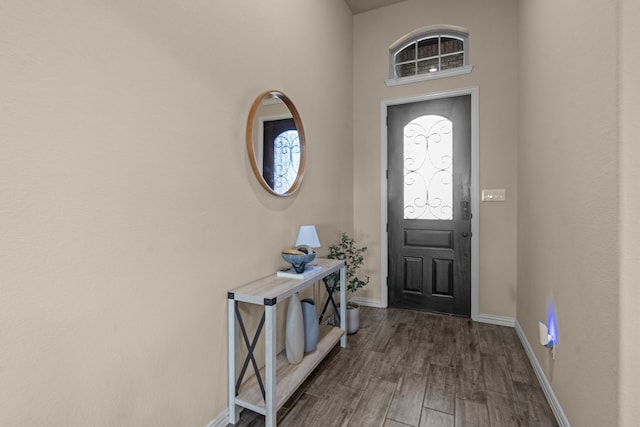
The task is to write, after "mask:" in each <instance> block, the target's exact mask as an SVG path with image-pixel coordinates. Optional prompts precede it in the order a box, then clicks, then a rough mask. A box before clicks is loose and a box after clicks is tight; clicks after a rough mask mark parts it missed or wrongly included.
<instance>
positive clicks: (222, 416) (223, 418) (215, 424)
mask: <svg viewBox="0 0 640 427" xmlns="http://www.w3.org/2000/svg"><path fill="white" fill-rule="evenodd" d="M227 424H229V410H228V409H225V410H224V411H222V412H220V413H219V414H218V416H217V417H215V418H214V419H213V420H211V422H209V424H207V427H226V425H227Z"/></svg>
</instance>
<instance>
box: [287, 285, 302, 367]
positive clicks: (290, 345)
mask: <svg viewBox="0 0 640 427" xmlns="http://www.w3.org/2000/svg"><path fill="white" fill-rule="evenodd" d="M285 351H286V354H287V360H288V361H289V363H291V364H292V365H295V364H298V363H300V362H301V361H302V357H303V356H304V324H303V320H302V307H301V306H300V295H298V293H295V294H293V295H291V297H290V298H289V307H288V308H287V324H286V325H285Z"/></svg>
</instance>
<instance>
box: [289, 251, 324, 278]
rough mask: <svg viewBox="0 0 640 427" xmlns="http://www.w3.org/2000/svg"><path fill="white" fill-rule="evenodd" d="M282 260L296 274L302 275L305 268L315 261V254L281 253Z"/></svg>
mask: <svg viewBox="0 0 640 427" xmlns="http://www.w3.org/2000/svg"><path fill="white" fill-rule="evenodd" d="M282 258H283V259H284V260H285V261H287V262H288V263H289V264H291V266H292V267H293V269H294V270H295V272H296V273H302V272H304V268H305V266H306V265H307V264H309V263H310V262H312V261H313V260H314V259H316V253H315V252H311V253H310V254H300V255H297V254H287V253H282Z"/></svg>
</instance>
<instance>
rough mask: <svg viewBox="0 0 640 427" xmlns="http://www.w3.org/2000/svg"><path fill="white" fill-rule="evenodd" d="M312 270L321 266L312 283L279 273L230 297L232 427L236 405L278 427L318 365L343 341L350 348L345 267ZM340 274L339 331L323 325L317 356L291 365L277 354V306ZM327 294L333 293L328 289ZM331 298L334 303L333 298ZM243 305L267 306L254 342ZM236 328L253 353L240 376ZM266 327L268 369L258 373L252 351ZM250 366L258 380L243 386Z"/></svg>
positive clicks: (324, 263)
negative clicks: (279, 419)
mask: <svg viewBox="0 0 640 427" xmlns="http://www.w3.org/2000/svg"><path fill="white" fill-rule="evenodd" d="M313 265H317V266H319V267H321V269H320V270H319V271H318V272H317V273H315V274H313V275H312V276H310V277H308V278H304V279H287V278H280V277H276V274H275V273H274V274H273V275H271V276H267V277H264V278H262V279H259V280H256V281H253V282H250V283H247V284H246V285H244V286H240V287H238V288H235V289H232V290H231V291H229V292H228V295H227V297H228V301H229V313H228V315H229V422H230V423H231V424H235V423H236V410H235V409H236V405H237V406H241V407H243V408H248V409H250V410H252V411H255V412H257V413H260V414H263V415H264V416H265V425H266V426H267V427H275V425H276V422H277V420H276V414H277V411H278V409H280V408H281V407H282V405H284V403H285V402H286V401H287V399H289V398H290V397H291V396H292V395H293V393H294V392H295V391H296V389H297V388H298V387H299V386H300V385H301V384H302V382H303V381H304V380H305V379H306V378H307V376H309V374H310V373H311V372H312V371H313V369H314V368H315V367H316V366H318V364H319V363H320V362H321V361H322V359H324V357H325V356H326V355H327V354H328V353H329V351H331V349H332V348H333V347H334V346H335V345H336V344H337V343H338V341H340V346H341V347H345V346H346V345H347V332H346V307H347V304H346V291H345V283H344V281H345V262H344V261H343V260H334V259H322V258H319V259H316V261H315V262H314V263H313ZM336 271H340V327H339V328H338V327H332V326H328V325H320V338H319V340H318V347H317V349H316V351H314V352H312V353H308V354H305V356H304V358H303V359H302V362H300V363H299V364H297V365H291V364H289V362H288V361H287V358H286V355H285V354H284V351H283V352H281V353H280V354H276V325H277V322H276V308H277V305H278V304H279V303H281V302H283V301H284V300H285V299H287V298H289V297H290V296H291V295H293V294H295V293H296V292H300V291H302V290H303V289H305V288H307V287H309V286H311V285H313V284H314V283H316V282H318V281H319V280H322V278H324V277H326V276H328V275H329V274H331V273H334V272H336ZM327 290H329V289H328V288H327ZM328 298H331V294H329V297H328ZM240 302H242V303H249V304H255V305H261V306H263V307H264V314H263V315H262V319H261V320H260V324H259V325H258V328H257V330H256V332H255V335H254V337H253V339H252V340H251V342H250V341H249V337H248V335H247V331H246V329H245V327H244V323H243V321H242V317H241V315H240V311H239V310H238V303H240ZM325 307H326V304H325ZM323 314H324V313H323ZM236 319H237V324H236ZM236 326H240V329H241V332H242V337H243V341H244V345H245V346H246V347H247V350H248V354H247V357H246V359H245V361H244V364H243V366H242V369H241V371H240V374H239V375H238V372H237V370H236V368H237V367H236V349H237V342H236ZM263 327H264V329H265V366H264V368H263V369H259V368H258V365H257V362H256V360H255V357H254V355H253V352H254V349H255V346H256V344H257V342H258V338H259V336H260V333H261V332H262V329H263ZM249 363H251V365H252V366H253V370H254V375H253V376H252V377H250V378H249V379H248V380H246V381H245V382H242V380H243V377H244V374H245V372H246V370H247V368H248V365H249ZM263 378H264V382H263Z"/></svg>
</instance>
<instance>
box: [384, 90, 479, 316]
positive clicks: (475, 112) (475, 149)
mask: <svg viewBox="0 0 640 427" xmlns="http://www.w3.org/2000/svg"><path fill="white" fill-rule="evenodd" d="M478 92H479V90H478V86H472V87H468V88H461V89H453V90H447V91H441V92H433V93H427V94H422V95H415V96H409V97H403V98H393V99H383V100H382V101H380V140H381V143H380V177H381V181H382V182H381V186H380V188H381V193H382V194H381V197H380V212H381V213H382V215H381V219H382V223H381V224H380V236H381V239H380V242H381V244H380V246H381V247H380V256H381V258H380V295H381V300H382V301H381V302H382V304H381V305H382V307H388V305H389V293H388V292H389V290H388V287H387V276H388V274H389V271H388V262H389V261H388V259H389V257H388V255H389V254H388V250H389V239H388V235H387V221H388V213H387V107H388V106H391V105H398V104H410V103H414V102H420V101H430V100H434V99H441V98H451V97H455V96H461V95H471V213H472V214H473V216H472V217H471V319H472V320H476V321H477V320H478V316H479V309H480V307H479V302H480V280H479V276H480V262H479V256H478V255H479V251H480V243H479V238H480V233H479V231H480V230H479V224H480V203H479V200H478V194H479V177H480V174H479V170H478V169H479V165H480V161H479V159H480V156H479V135H480V131H479V129H480V128H479V120H478V119H479V100H478Z"/></svg>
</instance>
